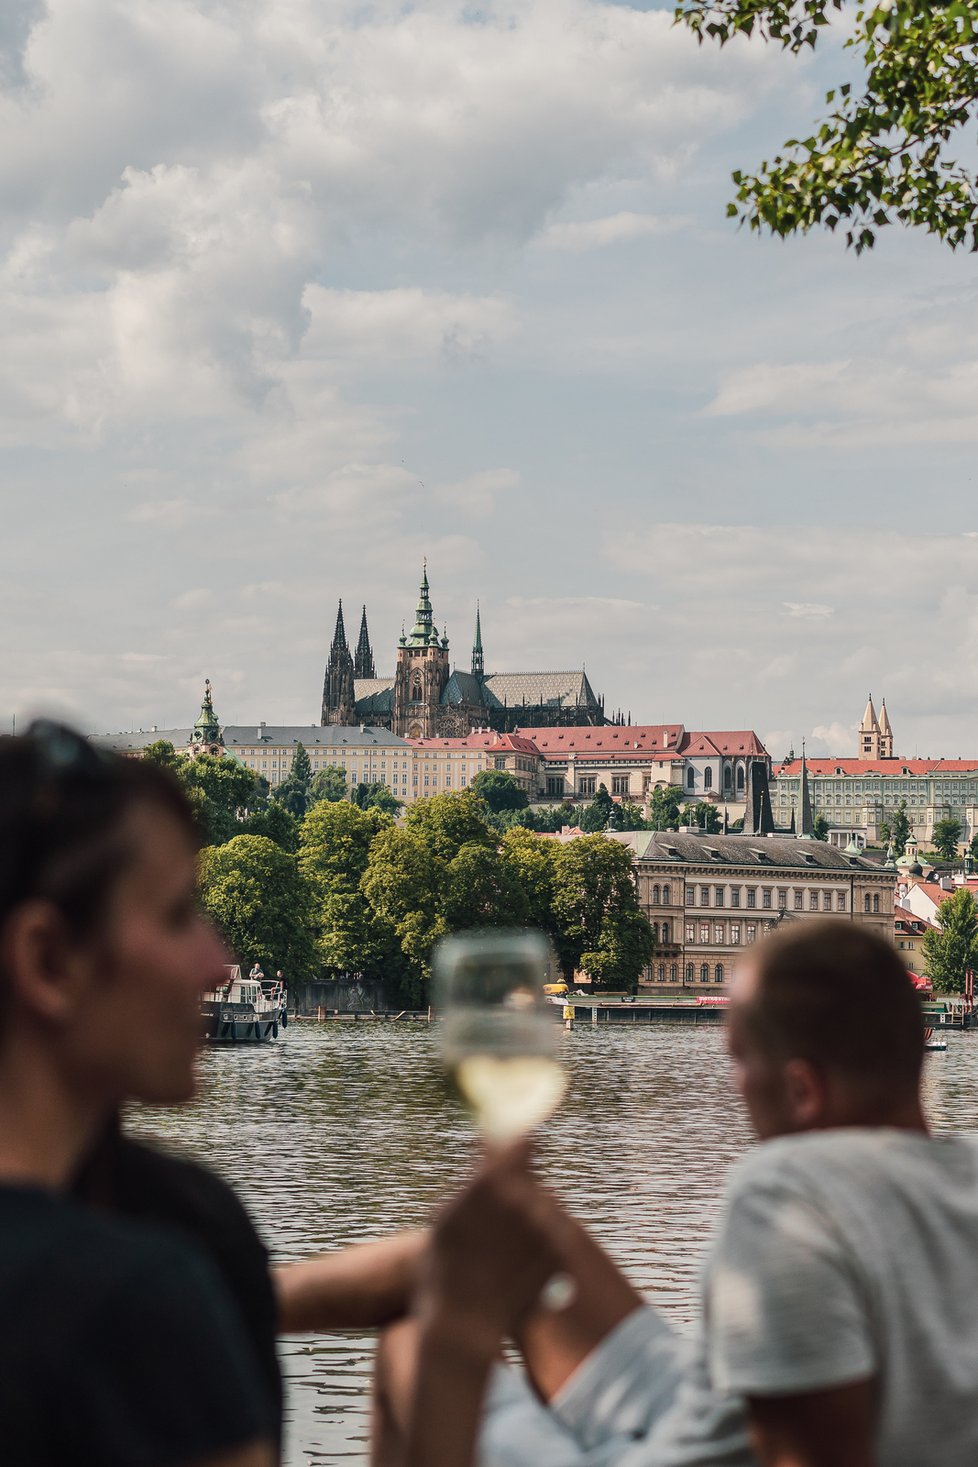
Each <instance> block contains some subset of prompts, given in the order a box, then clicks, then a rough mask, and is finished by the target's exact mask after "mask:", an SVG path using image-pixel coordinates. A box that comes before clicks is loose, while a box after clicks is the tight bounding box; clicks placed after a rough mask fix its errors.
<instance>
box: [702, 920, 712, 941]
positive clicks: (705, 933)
mask: <svg viewBox="0 0 978 1467" xmlns="http://www.w3.org/2000/svg"><path fill="white" fill-rule="evenodd" d="M709 940H710V924H709V922H701V923H700V942H709Z"/></svg>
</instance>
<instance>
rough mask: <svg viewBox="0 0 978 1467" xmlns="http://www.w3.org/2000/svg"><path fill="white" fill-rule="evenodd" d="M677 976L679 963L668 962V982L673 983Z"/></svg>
mask: <svg viewBox="0 0 978 1467" xmlns="http://www.w3.org/2000/svg"><path fill="white" fill-rule="evenodd" d="M678 976H679V965H678V963H670V964H669V982H670V983H675V981H676V979H677V978H678Z"/></svg>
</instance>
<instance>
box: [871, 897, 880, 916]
mask: <svg viewBox="0 0 978 1467" xmlns="http://www.w3.org/2000/svg"><path fill="white" fill-rule="evenodd" d="M879 909H880V895H879V892H876V894H875V895H874V897H873V911H874V912H878V911H879Z"/></svg>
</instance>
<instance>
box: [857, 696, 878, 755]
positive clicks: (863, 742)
mask: <svg viewBox="0 0 978 1467" xmlns="http://www.w3.org/2000/svg"><path fill="white" fill-rule="evenodd" d="M881 735H882V730H881V729H880V725H879V719H878V718H877V717H876V709H875V708H874V707H873V695H872V693H870V695H869V698H868V700H867V703H866V712H865V713H864V714H863V721H862V723H861V724H860V725H859V757H860V759H878V758H879V757H880V742H881Z"/></svg>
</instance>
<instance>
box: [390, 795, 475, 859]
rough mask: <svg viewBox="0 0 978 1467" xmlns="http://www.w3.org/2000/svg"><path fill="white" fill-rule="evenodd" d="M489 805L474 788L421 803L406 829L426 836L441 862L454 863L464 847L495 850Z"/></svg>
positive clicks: (407, 820)
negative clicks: (477, 846) (471, 846)
mask: <svg viewBox="0 0 978 1467" xmlns="http://www.w3.org/2000/svg"><path fill="white" fill-rule="evenodd" d="M487 814H488V811H487V809H486V806H485V803H484V802H483V801H482V800H480V799H479V796H478V795H476V794H473V793H472V791H471V789H467V790H460V791H459V792H458V793H457V794H454V793H452V794H443V795H432V796H431V797H430V798H429V799H427V800H418V802H417V804H415V805H412V806H411V808H410V809H409V810H408V812H407V814H406V815H405V817H404V825H405V828H406V829H408V830H410V831H417V832H418V833H420V834H422V835H423V836H424V838H425V840H426V841H427V842H428V844H429V845H430V847H431V849H432V852H433V853H434V854H435V855H436V856H438V858H439V859H440V860H445V861H451V860H453V859H454V858H455V856H457V855H458V853H459V851H460V850H461V849H462V847H463V846H466V845H485V846H493V847H495V845H496V843H497V838H496V834H495V832H494V831H493V830H492V829H491V827H490V825H489V822H488V821H487V819H486V815H487Z"/></svg>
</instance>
